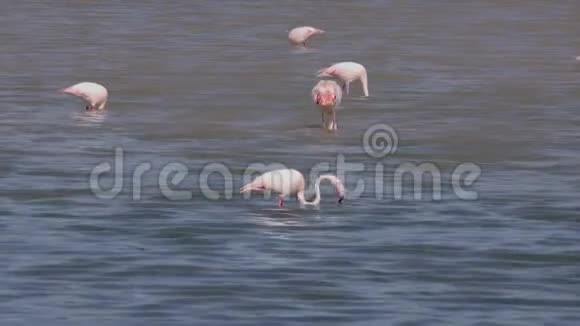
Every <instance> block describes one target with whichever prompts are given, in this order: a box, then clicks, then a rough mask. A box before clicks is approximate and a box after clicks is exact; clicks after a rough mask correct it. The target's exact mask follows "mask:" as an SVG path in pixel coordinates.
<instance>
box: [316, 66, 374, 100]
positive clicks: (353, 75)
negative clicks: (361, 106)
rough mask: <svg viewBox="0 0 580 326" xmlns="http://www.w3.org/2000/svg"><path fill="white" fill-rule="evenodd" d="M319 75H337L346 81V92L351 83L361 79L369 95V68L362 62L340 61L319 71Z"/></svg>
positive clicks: (365, 91) (366, 93)
mask: <svg viewBox="0 0 580 326" xmlns="http://www.w3.org/2000/svg"><path fill="white" fill-rule="evenodd" d="M317 77H337V78H339V79H340V80H342V81H343V82H344V86H343V88H344V90H345V91H346V94H348V91H349V85H350V83H351V82H353V81H355V80H360V81H361V84H362V88H363V92H364V94H365V96H369V88H368V80H367V70H366V68H365V67H364V66H363V65H361V64H360V63H356V62H350V61H349V62H339V63H335V64H333V65H332V66H330V67H326V68H322V69H320V70H319V71H318V72H317Z"/></svg>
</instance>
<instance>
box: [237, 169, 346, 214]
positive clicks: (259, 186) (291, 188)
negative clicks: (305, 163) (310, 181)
mask: <svg viewBox="0 0 580 326" xmlns="http://www.w3.org/2000/svg"><path fill="white" fill-rule="evenodd" d="M323 180H326V181H329V182H330V183H332V184H333V185H334V186H335V188H336V192H337V194H338V203H339V204H340V203H342V201H343V199H344V186H343V185H342V182H341V181H340V179H339V178H337V177H336V176H334V175H330V174H326V175H321V176H320V177H318V179H316V183H315V184H314V190H315V192H316V197H315V198H314V200H313V201H311V202H309V201H307V200H306V199H305V198H304V188H305V184H306V182H305V181H304V176H303V175H302V173H300V172H298V171H296V170H294V169H280V170H274V171H270V172H266V173H264V174H262V175H261V176H259V177H257V178H256V179H254V181H252V182H250V183H248V184H246V185H245V186H243V187H242V188H240V193H246V192H251V191H261V192H263V191H267V190H271V191H274V192H277V193H279V194H280V195H279V196H278V206H279V207H282V205H283V204H284V197H287V196H290V195H296V198H297V199H298V201H299V202H300V204H302V205H313V206H317V205H318V204H319V203H320V182H321V181H323Z"/></svg>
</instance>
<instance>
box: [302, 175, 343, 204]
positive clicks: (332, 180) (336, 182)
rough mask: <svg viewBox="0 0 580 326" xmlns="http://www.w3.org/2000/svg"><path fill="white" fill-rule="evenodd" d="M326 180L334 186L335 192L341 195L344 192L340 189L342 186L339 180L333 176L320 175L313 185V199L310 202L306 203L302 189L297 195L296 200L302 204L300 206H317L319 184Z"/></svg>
mask: <svg viewBox="0 0 580 326" xmlns="http://www.w3.org/2000/svg"><path fill="white" fill-rule="evenodd" d="M324 180H327V181H329V182H330V183H332V184H333V185H334V187H335V188H336V192H337V193H339V194H342V193H343V192H344V189H342V184H341V183H340V180H338V178H336V177H335V176H333V175H328V174H327V175H321V176H320V177H318V179H316V182H315V183H314V193H315V196H314V199H313V200H312V201H307V200H306V198H304V189H303V190H300V191H299V192H298V193H297V194H296V197H297V198H298V201H299V202H300V203H301V204H302V205H312V206H318V204H320V199H321V197H320V182H321V181H324Z"/></svg>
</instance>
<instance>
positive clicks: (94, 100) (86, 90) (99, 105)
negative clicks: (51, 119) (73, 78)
mask: <svg viewBox="0 0 580 326" xmlns="http://www.w3.org/2000/svg"><path fill="white" fill-rule="evenodd" d="M60 91H61V92H62V93H65V94H71V95H75V96H79V97H82V98H83V99H85V100H86V101H87V102H88V104H87V106H86V107H85V109H86V110H87V111H88V110H104V109H105V105H106V104H107V98H108V96H109V92H108V91H107V89H106V88H105V87H104V86H103V85H100V84H97V83H92V82H82V83H78V84H74V85H72V86H69V87H67V88H63V89H61V90H60Z"/></svg>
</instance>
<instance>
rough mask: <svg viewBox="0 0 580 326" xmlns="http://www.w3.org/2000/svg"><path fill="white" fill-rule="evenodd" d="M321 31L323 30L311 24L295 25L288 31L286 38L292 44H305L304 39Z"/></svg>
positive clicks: (321, 32)
mask: <svg viewBox="0 0 580 326" xmlns="http://www.w3.org/2000/svg"><path fill="white" fill-rule="evenodd" d="M323 33H324V31H323V30H321V29H318V28H314V27H311V26H302V27H296V28H294V29H292V30H291V31H290V32H289V33H288V39H289V40H290V43H291V44H292V45H301V46H306V41H307V40H308V39H309V38H311V37H312V36H314V35H318V34H323Z"/></svg>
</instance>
